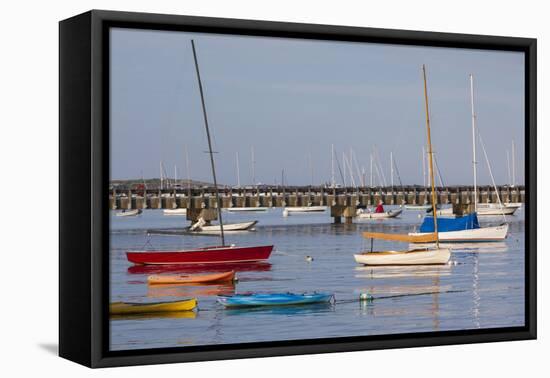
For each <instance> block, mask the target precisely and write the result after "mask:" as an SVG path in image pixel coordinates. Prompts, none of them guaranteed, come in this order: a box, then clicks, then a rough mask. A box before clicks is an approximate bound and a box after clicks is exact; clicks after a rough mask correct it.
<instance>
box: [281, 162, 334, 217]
mask: <svg viewBox="0 0 550 378" xmlns="http://www.w3.org/2000/svg"><path fill="white" fill-rule="evenodd" d="M309 169H310V171H311V185H310V191H311V187H312V186H313V159H312V158H311V153H310V154H309ZM327 209H328V207H327V206H323V205H320V206H314V205H313V204H312V203H309V204H308V205H307V206H292V207H285V208H284V209H283V216H284V217H287V216H289V215H291V214H311V213H323V212H325V211H326V210H327Z"/></svg>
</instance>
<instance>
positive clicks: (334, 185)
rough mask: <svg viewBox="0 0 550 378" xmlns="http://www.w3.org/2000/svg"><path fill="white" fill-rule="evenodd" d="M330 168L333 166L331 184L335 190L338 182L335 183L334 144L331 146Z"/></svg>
mask: <svg viewBox="0 0 550 378" xmlns="http://www.w3.org/2000/svg"><path fill="white" fill-rule="evenodd" d="M330 166H331V175H332V176H331V180H332V182H331V184H332V187H333V188H335V187H336V181H335V178H334V144H331V145H330Z"/></svg>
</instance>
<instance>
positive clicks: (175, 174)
mask: <svg viewBox="0 0 550 378" xmlns="http://www.w3.org/2000/svg"><path fill="white" fill-rule="evenodd" d="M177 182H178V166H177V165H175V164H174V185H176V184H177Z"/></svg>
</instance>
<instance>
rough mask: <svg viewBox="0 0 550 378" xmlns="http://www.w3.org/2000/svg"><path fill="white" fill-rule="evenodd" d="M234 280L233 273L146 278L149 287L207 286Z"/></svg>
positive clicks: (153, 276)
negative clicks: (173, 285) (172, 285)
mask: <svg viewBox="0 0 550 378" xmlns="http://www.w3.org/2000/svg"><path fill="white" fill-rule="evenodd" d="M234 280H235V271H234V270H232V271H230V272H224V273H214V274H200V275H189V274H177V275H174V274H171V275H152V276H149V277H147V283H148V284H149V285H167V284H168V285H171V284H199V283H201V284H209V283H219V282H232V281H234Z"/></svg>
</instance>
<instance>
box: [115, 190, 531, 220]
mask: <svg viewBox="0 0 550 378" xmlns="http://www.w3.org/2000/svg"><path fill="white" fill-rule="evenodd" d="M436 190H437V201H438V203H439V204H470V203H473V202H474V197H473V187H470V186H456V187H445V188H441V187H440V188H436ZM214 193H215V192H214V189H213V188H193V189H163V190H160V189H146V190H143V189H142V190H131V189H128V190H121V189H112V190H110V192H109V208H110V209H111V210H123V209H144V210H145V209H178V208H185V209H187V219H188V220H190V221H196V220H198V219H199V218H200V217H202V218H204V219H205V220H207V221H211V220H215V219H217V211H216V207H217V206H216V200H215V196H214ZM498 193H499V195H500V200H501V201H502V202H504V203H506V202H524V201H525V187H524V186H516V187H509V186H501V187H498ZM379 201H382V203H383V204H384V205H406V204H412V205H418V204H426V203H431V195H430V192H429V191H428V190H425V189H424V188H421V187H417V186H411V187H404V188H402V189H401V188H400V189H399V190H397V189H396V188H394V189H393V190H392V189H391V188H376V189H375V188H352V187H348V188H325V187H285V188H283V187H280V186H271V187H267V186H262V187H261V188H260V187H258V188H246V189H244V188H243V189H235V188H226V189H221V190H220V206H222V208H232V207H268V208H272V207H297V206H327V207H328V208H330V211H331V216H332V217H334V221H335V223H340V222H341V218H342V217H344V218H345V221H346V223H351V222H352V219H353V218H354V217H355V214H356V212H357V209H358V208H362V207H369V206H375V205H376V204H378V203H379ZM478 202H479V203H498V197H497V192H496V191H495V189H494V188H493V187H489V186H485V187H478Z"/></svg>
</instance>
